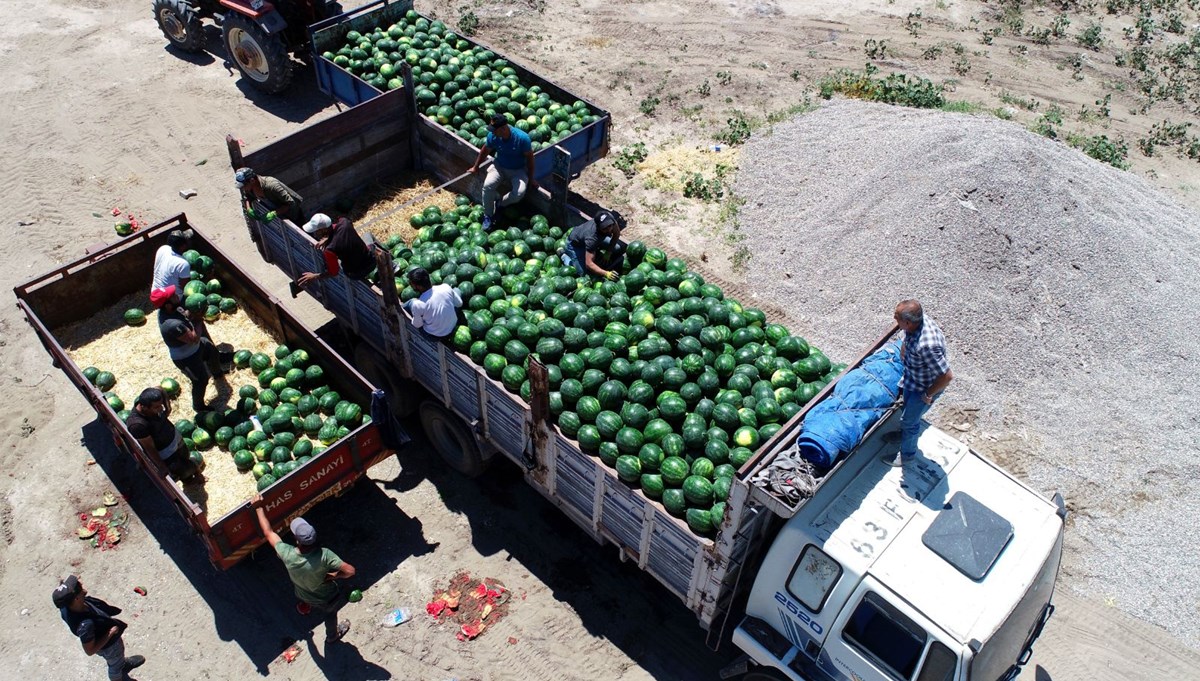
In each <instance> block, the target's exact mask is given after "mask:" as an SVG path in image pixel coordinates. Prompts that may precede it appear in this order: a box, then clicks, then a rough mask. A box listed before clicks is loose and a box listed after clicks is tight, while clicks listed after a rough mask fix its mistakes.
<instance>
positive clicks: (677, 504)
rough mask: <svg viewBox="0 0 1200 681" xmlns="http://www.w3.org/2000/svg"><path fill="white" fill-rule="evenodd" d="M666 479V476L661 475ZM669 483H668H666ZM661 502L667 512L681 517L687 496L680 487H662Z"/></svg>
mask: <svg viewBox="0 0 1200 681" xmlns="http://www.w3.org/2000/svg"><path fill="white" fill-rule="evenodd" d="M663 479H664V481H666V476H665V475H664V476H663ZM668 484H669V483H668ZM662 504H663V507H664V508H666V509H667V513H670V514H671V515H673V516H675V517H678V518H682V517H683V515H684V514H685V513H686V512H687V498H686V497H685V496H684V494H683V490H681V489H664V490H663V493H662Z"/></svg>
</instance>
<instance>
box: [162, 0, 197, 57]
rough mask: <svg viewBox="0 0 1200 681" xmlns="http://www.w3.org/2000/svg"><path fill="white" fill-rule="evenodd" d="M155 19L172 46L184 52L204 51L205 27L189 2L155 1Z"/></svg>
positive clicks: (180, 0) (178, 0) (175, 0)
mask: <svg viewBox="0 0 1200 681" xmlns="http://www.w3.org/2000/svg"><path fill="white" fill-rule="evenodd" d="M154 19H155V20H156V21H158V27H159V28H160V29H162V32H163V35H165V36H166V37H167V40H169V41H171V45H173V46H175V47H177V48H179V49H180V50H183V51H184V52H203V51H204V26H203V25H201V23H200V15H198V14H196V12H195V10H193V9H192V7H191V5H189V4H188V2H187V0H154Z"/></svg>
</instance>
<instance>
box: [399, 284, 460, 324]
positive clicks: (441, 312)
mask: <svg viewBox="0 0 1200 681" xmlns="http://www.w3.org/2000/svg"><path fill="white" fill-rule="evenodd" d="M408 283H409V285H410V286H412V287H413V290H414V291H416V292H417V297H416V298H413V299H412V300H409V301H408V302H406V303H404V309H406V310H408V313H409V314H411V315H412V325H413V326H414V327H416V328H418V329H421V330H422V331H424V332H425V333H426V334H428V335H430V336H433V337H434V338H445V337H446V336H449V335H450V334H452V333H454V327H455V326H457V325H458V309H459V308H461V307H462V304H463V301H462V296H461V295H459V293H458V289H456V288H454V287H453V286H450V285H449V284H438V285H436V286H434V285H433V284H432V283H431V282H430V280H429V273H428V272H426V271H425V269H424V268H421V267H418V268H416V269H414V270H412V271H411V272H409V273H408Z"/></svg>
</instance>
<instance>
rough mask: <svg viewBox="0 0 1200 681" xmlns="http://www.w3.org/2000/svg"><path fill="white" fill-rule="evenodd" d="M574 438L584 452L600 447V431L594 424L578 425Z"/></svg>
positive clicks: (596, 449)
mask: <svg viewBox="0 0 1200 681" xmlns="http://www.w3.org/2000/svg"><path fill="white" fill-rule="evenodd" d="M575 439H576V440H577V441H578V442H579V448H580V449H582V450H583V451H585V452H589V453H594V452H596V451H598V450H599V449H600V442H601V439H600V431H599V430H598V429H597V428H596V426H594V425H591V424H587V425H584V426H580V428H579V433H578V434H577V435H576V436H575Z"/></svg>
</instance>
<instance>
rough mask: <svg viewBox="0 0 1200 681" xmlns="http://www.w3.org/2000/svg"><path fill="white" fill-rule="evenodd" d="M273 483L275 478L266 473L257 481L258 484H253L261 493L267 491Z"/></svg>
mask: <svg viewBox="0 0 1200 681" xmlns="http://www.w3.org/2000/svg"><path fill="white" fill-rule="evenodd" d="M275 482H276V478H275V476H274V475H272V474H271V473H266V474H264V475H263V476H262V477H260V478H259V479H258V482H257V483H256V484H255V488H256V489H257V490H258V491H259V492H262V491H263V490H265V489H267V488H268V487H270V486H271V485H274V484H275Z"/></svg>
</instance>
